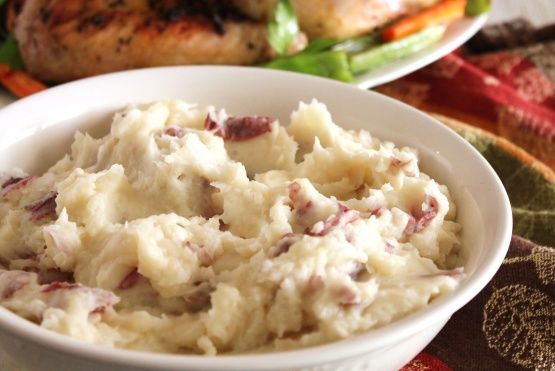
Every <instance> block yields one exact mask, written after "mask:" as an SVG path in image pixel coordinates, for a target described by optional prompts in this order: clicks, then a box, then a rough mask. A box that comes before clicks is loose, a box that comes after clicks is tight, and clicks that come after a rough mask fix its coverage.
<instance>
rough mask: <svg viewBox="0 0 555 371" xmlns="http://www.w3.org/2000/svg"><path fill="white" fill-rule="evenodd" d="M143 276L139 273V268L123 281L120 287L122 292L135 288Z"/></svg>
mask: <svg viewBox="0 0 555 371" xmlns="http://www.w3.org/2000/svg"><path fill="white" fill-rule="evenodd" d="M141 277H142V275H141V274H140V273H139V271H138V270H137V268H135V269H133V270H132V271H131V272H130V273H129V274H128V275H127V276H125V278H124V279H123V280H122V281H121V283H120V284H119V286H118V289H120V290H127V289H130V288H133V287H135V286H136V285H137V283H138V282H139V280H140V279H141Z"/></svg>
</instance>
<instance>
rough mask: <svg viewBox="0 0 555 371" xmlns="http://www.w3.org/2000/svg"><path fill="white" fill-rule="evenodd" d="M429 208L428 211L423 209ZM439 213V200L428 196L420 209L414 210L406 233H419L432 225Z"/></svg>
mask: <svg viewBox="0 0 555 371" xmlns="http://www.w3.org/2000/svg"><path fill="white" fill-rule="evenodd" d="M425 206H427V208H428V209H427V210H426V211H424V210H423V208H424V207H425ZM438 212H439V204H438V202H437V199H436V198H435V197H433V196H429V195H428V196H426V199H425V200H424V202H423V203H422V204H421V206H420V209H417V210H413V211H412V215H411V216H410V218H409V221H408V223H407V226H406V227H405V233H406V234H408V235H411V234H414V233H418V232H420V231H421V230H423V229H424V228H426V227H427V226H428V224H430V222H431V221H432V220H433V219H434V218H435V217H436V216H437V213H438Z"/></svg>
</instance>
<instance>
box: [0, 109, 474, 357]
mask: <svg viewBox="0 0 555 371" xmlns="http://www.w3.org/2000/svg"><path fill="white" fill-rule="evenodd" d="M0 182H1V187H2V188H1V190H0V192H1V194H0V262H1V265H2V267H3V268H2V270H1V271H0V302H1V304H2V305H3V306H5V307H6V308H8V309H10V310H12V311H13V312H15V313H17V314H19V315H21V316H23V317H25V318H27V319H29V320H31V321H34V322H36V323H38V324H40V326H42V327H44V328H47V329H50V330H53V331H56V332H59V333H62V334H66V335H69V336H72V337H74V338H76V339H80V340H84V341H86V342H90V343H96V344H103V345H107V346H112V347H121V348H129V349H140V350H147V351H156V352H169V353H200V354H209V355H214V354H217V353H237V352H261V351H274V350H281V349H291V348H298V347H303V346H309V345H315V344H321V343H325V342H330V341H334V340H338V339H342V338H346V337H348V336H351V335H354V334H359V333H362V332H365V331H368V330H370V329H372V328H377V327H380V326H383V325H385V324H388V323H390V322H392V321H395V320H397V319H399V318H401V317H403V316H406V315H407V314H410V313H413V312H415V311H417V310H419V309H420V308H423V307H425V306H426V305H427V304H428V303H430V301H431V300H433V299H434V298H436V297H438V296H439V295H443V294H445V293H447V292H449V291H451V290H453V289H454V288H455V287H456V286H457V284H458V282H459V281H460V279H461V277H462V275H463V273H462V269H461V268H457V267H456V266H457V265H458V264H457V251H458V248H459V238H458V234H459V230H460V226H459V224H457V223H456V222H455V221H454V219H455V205H454V204H453V203H452V201H451V200H450V196H449V192H448V190H447V188H446V187H445V186H442V185H440V184H438V183H437V182H436V181H434V180H433V179H430V177H428V176H427V175H426V174H424V173H421V172H420V170H419V167H418V157H417V153H416V152H415V151H414V150H412V149H410V148H397V147H395V146H394V145H393V144H392V143H389V142H381V141H379V140H378V139H376V138H373V137H372V136H371V135H370V134H369V133H368V132H365V131H359V132H355V131H346V130H343V129H341V128H340V127H339V126H337V125H335V124H334V123H333V121H332V118H331V115H330V113H328V111H327V109H326V107H325V106H324V105H323V104H321V103H318V102H312V103H310V104H303V103H301V104H300V106H299V108H298V109H297V111H295V112H294V113H293V114H292V115H291V122H290V124H289V125H288V126H286V127H284V126H280V125H279V124H278V122H276V121H273V120H272V119H270V118H268V117H256V116H253V117H232V116H228V115H227V114H226V113H225V111H222V110H220V111H218V110H216V109H215V108H212V107H208V108H204V109H199V108H197V107H196V106H195V105H191V104H188V103H185V102H182V101H169V102H167V101H166V102H156V103H153V104H150V105H146V106H132V107H129V108H127V109H125V110H124V111H122V112H120V113H117V114H116V115H115V117H114V119H113V123H112V127H111V130H110V133H109V134H108V135H106V136H105V137H103V138H101V139H94V138H91V137H90V136H89V135H87V134H82V133H77V134H76V135H75V141H74V143H73V145H72V147H71V151H70V153H69V154H68V155H66V156H65V157H64V158H63V159H61V160H60V161H59V162H58V163H57V164H56V165H54V166H53V167H52V168H50V169H49V170H48V172H46V173H44V174H42V175H40V176H38V175H28V174H25V173H23V172H22V171H17V170H16V171H13V172H11V173H9V174H3V175H2V177H1V178H0Z"/></svg>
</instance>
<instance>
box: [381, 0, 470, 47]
mask: <svg viewBox="0 0 555 371" xmlns="http://www.w3.org/2000/svg"><path fill="white" fill-rule="evenodd" d="M465 7H466V0H441V1H440V2H439V3H437V4H435V5H432V6H431V7H429V8H426V9H423V10H422V11H420V12H418V13H416V14H413V15H410V16H408V17H406V18H402V19H400V20H399V21H397V22H395V23H393V24H392V25H391V26H389V27H387V28H386V29H385V30H384V31H383V33H382V39H383V41H385V42H388V41H393V40H399V39H402V38H403V37H406V36H408V35H410V34H413V33H416V32H418V31H421V30H423V29H424V28H426V27H430V26H435V25H438V24H440V23H444V22H448V21H452V20H454V19H458V18H462V17H464V9H465Z"/></svg>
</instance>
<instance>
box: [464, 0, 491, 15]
mask: <svg viewBox="0 0 555 371" xmlns="http://www.w3.org/2000/svg"><path fill="white" fill-rule="evenodd" d="M490 9H491V0H468V3H467V4H466V8H465V13H466V15H467V16H469V17H475V16H478V15H480V14H483V13H487V12H489V11H490Z"/></svg>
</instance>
